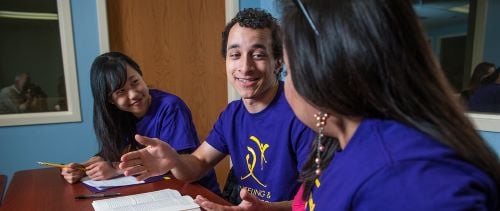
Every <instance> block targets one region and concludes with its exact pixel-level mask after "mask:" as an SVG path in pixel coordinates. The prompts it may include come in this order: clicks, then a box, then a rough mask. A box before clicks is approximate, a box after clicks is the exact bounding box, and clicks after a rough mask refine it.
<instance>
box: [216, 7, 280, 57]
mask: <svg viewBox="0 0 500 211" xmlns="http://www.w3.org/2000/svg"><path fill="white" fill-rule="evenodd" d="M236 23H238V24H239V25H240V26H242V27H246V28H252V29H266V28H267V29H269V30H271V37H272V39H273V40H272V47H273V57H274V59H281V58H282V57H283V47H282V44H283V43H282V40H281V33H280V27H279V25H278V23H277V21H276V18H274V17H273V16H272V15H271V14H270V13H268V12H266V11H265V10H262V9H257V8H246V9H243V10H241V11H239V12H238V14H236V17H234V18H233V19H232V20H231V21H230V22H229V23H228V24H227V25H226V27H224V31H223V32H222V45H221V54H222V56H223V57H224V58H226V53H227V39H228V37H229V31H231V28H233V26H234V24H236Z"/></svg>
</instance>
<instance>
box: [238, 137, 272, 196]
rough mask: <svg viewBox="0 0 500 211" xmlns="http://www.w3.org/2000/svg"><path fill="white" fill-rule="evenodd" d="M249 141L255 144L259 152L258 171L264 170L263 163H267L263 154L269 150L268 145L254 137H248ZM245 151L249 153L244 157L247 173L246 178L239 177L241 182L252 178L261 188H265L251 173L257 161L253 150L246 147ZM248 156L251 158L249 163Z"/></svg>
mask: <svg viewBox="0 0 500 211" xmlns="http://www.w3.org/2000/svg"><path fill="white" fill-rule="evenodd" d="M250 140H252V141H253V142H255V143H256V144H257V147H258V149H259V152H260V169H261V170H264V163H267V160H266V156H265V152H266V150H267V149H268V148H269V144H263V143H261V142H260V140H259V139H258V138H257V137H255V136H250ZM247 150H248V151H249V152H250V153H249V154H247V156H245V159H246V162H247V167H248V172H249V173H248V174H247V175H246V176H244V177H241V180H244V179H246V178H248V177H252V178H253V179H255V181H256V182H257V183H259V184H260V185H261V186H263V187H267V185H265V184H263V183H262V182H261V181H260V180H259V179H258V178H257V177H256V176H255V175H254V173H253V172H254V169H255V164H256V161H257V154H256V153H255V150H254V149H253V148H252V147H250V146H247ZM250 156H251V158H252V161H251V162H250Z"/></svg>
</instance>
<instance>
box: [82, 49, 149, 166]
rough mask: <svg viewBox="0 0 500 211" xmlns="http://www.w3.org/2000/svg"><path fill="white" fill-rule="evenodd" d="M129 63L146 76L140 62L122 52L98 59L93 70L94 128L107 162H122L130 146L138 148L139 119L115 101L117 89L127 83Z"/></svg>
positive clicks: (101, 154)
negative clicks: (120, 107) (136, 138)
mask: <svg viewBox="0 0 500 211" xmlns="http://www.w3.org/2000/svg"><path fill="white" fill-rule="evenodd" d="M127 65H128V66H130V67H132V68H133V69H134V70H136V71H137V73H139V75H141V76H142V72H141V69H140V68H139V65H138V64H137V63H136V62H134V60H132V59H131V58H129V57H128V56H126V55H124V54H122V53H119V52H109V53H105V54H102V55H100V56H98V57H97V58H95V60H94V62H93V63H92V67H91V69H90V86H91V88H92V95H93V97H94V131H95V134H96V136H97V140H98V142H99V148H100V151H99V153H98V154H97V155H98V156H101V157H102V158H103V159H104V160H106V161H119V160H120V156H121V155H122V154H123V152H124V150H127V148H130V149H137V148H138V144H137V142H135V141H134V135H135V133H136V126H135V123H136V121H137V120H136V118H135V117H134V115H133V114H131V113H130V112H126V111H122V110H120V109H118V108H117V107H116V106H115V105H113V104H112V103H111V95H112V93H113V92H114V91H116V90H118V89H119V88H121V87H123V86H124V85H125V83H126V82H127Z"/></svg>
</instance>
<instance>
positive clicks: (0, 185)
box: [0, 174, 7, 205]
mask: <svg viewBox="0 0 500 211" xmlns="http://www.w3.org/2000/svg"><path fill="white" fill-rule="evenodd" d="M6 185H7V176H5V175H3V174H0V205H1V204H2V200H3V192H4V191H5V186H6Z"/></svg>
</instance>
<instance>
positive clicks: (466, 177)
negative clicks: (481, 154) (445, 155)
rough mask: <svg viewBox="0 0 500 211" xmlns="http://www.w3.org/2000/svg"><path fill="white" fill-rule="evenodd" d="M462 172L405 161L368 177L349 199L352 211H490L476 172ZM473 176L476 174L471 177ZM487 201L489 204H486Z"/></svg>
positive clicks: (481, 176)
mask: <svg viewBox="0 0 500 211" xmlns="http://www.w3.org/2000/svg"><path fill="white" fill-rule="evenodd" d="M471 171H472V172H468V173H465V172H463V171H462V170H458V169H457V168H450V167H448V166H447V164H445V163H439V162H433V161H431V162H422V161H419V162H414V161H406V162H402V163H398V164H394V165H391V166H390V167H385V168H382V169H381V170H379V171H378V172H377V173H375V174H374V175H372V176H371V177H369V179H368V180H367V181H365V183H364V184H363V185H362V186H361V188H360V189H359V190H358V192H357V194H356V196H355V197H354V199H353V203H352V206H353V207H352V209H353V210H493V209H495V208H494V207H495V206H498V205H495V204H491V201H498V200H495V199H493V200H491V197H498V195H497V194H493V195H494V196H489V197H490V200H488V196H487V194H485V192H487V191H486V190H485V187H488V184H483V183H484V182H485V181H489V180H488V178H487V177H486V178H485V177H484V174H480V172H478V171H477V170H475V172H474V170H471ZM474 173H479V174H475V176H471V175H474ZM488 201H489V202H490V204H488Z"/></svg>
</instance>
